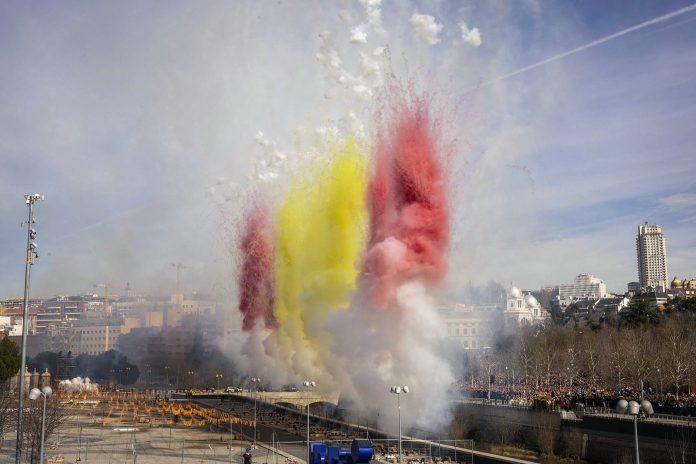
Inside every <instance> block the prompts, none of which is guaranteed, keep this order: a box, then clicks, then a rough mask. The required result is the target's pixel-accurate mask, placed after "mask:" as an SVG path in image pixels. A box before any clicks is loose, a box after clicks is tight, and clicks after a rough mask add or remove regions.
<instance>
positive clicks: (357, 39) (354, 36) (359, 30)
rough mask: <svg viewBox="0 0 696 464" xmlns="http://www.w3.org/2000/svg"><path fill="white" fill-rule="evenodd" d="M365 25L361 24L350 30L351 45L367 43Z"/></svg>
mask: <svg viewBox="0 0 696 464" xmlns="http://www.w3.org/2000/svg"><path fill="white" fill-rule="evenodd" d="M366 29H367V25H366V24H364V23H362V24H359V25H357V26H355V27H354V28H353V29H351V30H350V42H351V43H361V44H364V43H367V30H366Z"/></svg>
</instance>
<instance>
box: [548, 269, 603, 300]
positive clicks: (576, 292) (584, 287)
mask: <svg viewBox="0 0 696 464" xmlns="http://www.w3.org/2000/svg"><path fill="white" fill-rule="evenodd" d="M607 295H608V293H607V286H606V284H605V283H604V281H603V280H602V279H599V278H597V277H595V276H593V275H592V274H578V275H577V276H575V279H573V283H572V284H562V285H559V286H558V301H559V303H560V305H561V308H565V307H566V306H568V305H570V304H572V303H573V302H575V301H578V300H587V299H593V298H606V297H607Z"/></svg>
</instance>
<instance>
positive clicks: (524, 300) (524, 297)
mask: <svg viewBox="0 0 696 464" xmlns="http://www.w3.org/2000/svg"><path fill="white" fill-rule="evenodd" d="M548 317H549V315H548V312H547V311H546V310H544V309H543V308H542V307H541V305H540V304H539V302H538V301H537V299H536V298H534V295H532V294H531V293H527V294H524V293H523V292H522V290H520V289H519V288H517V287H515V286H514V285H512V284H511V285H510V287H508V289H507V299H506V304H505V320H506V321H510V322H515V323H517V324H519V325H531V324H539V323H542V322H544V321H545V320H546V319H548Z"/></svg>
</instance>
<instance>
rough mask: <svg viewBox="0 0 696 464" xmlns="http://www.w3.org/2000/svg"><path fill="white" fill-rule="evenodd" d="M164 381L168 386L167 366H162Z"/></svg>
mask: <svg viewBox="0 0 696 464" xmlns="http://www.w3.org/2000/svg"><path fill="white" fill-rule="evenodd" d="M164 383H165V385H166V386H167V388H169V366H164Z"/></svg>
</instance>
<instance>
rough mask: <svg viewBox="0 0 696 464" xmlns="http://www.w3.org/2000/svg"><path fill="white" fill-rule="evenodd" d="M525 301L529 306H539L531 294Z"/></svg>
mask: <svg viewBox="0 0 696 464" xmlns="http://www.w3.org/2000/svg"><path fill="white" fill-rule="evenodd" d="M525 301H526V302H527V304H528V305H529V306H539V302H538V301H537V299H536V298H534V295H531V294H529V295H527V296H526V297H525Z"/></svg>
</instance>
